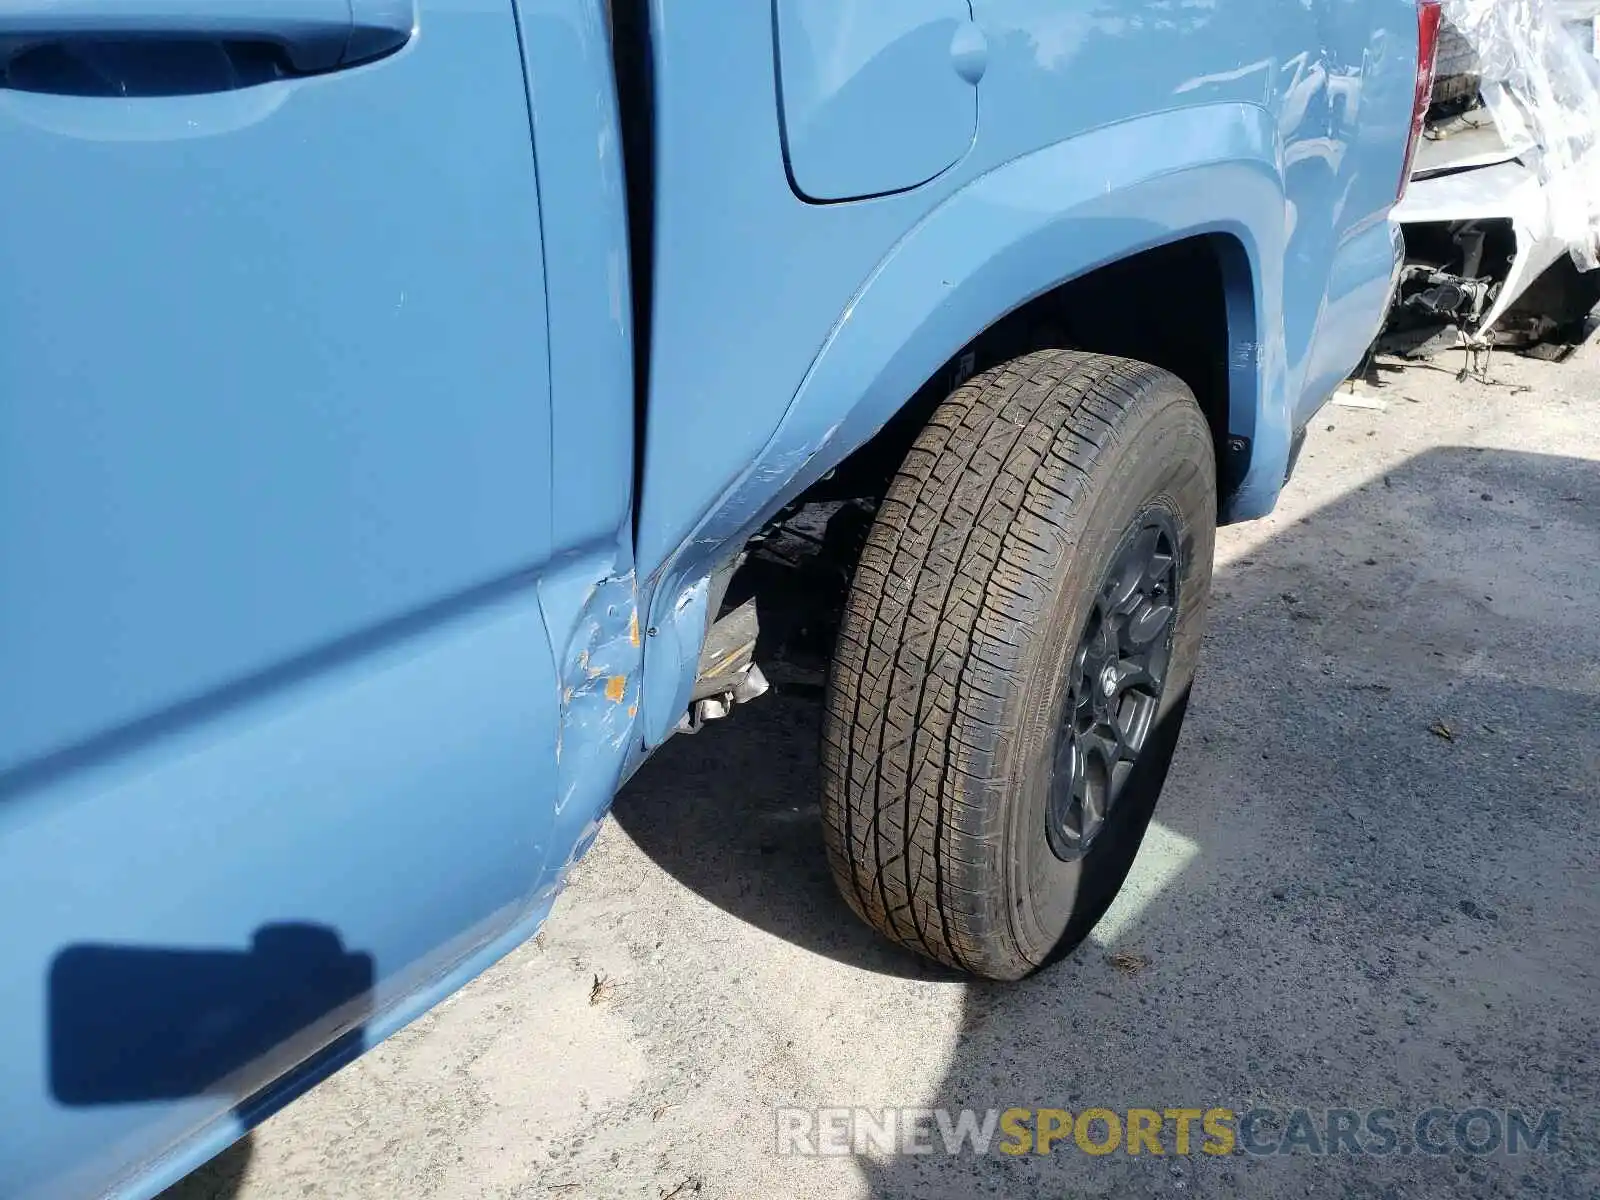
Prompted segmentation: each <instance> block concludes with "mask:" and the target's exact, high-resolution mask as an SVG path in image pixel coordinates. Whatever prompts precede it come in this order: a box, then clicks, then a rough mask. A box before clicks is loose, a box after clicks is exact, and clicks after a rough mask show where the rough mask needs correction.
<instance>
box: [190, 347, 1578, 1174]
mask: <svg viewBox="0 0 1600 1200" xmlns="http://www.w3.org/2000/svg"><path fill="white" fill-rule="evenodd" d="M1458 365H1459V362H1458V360H1457V359H1456V358H1455V357H1451V358H1449V359H1445V360H1440V362H1439V363H1438V364H1437V366H1436V367H1435V368H1427V367H1412V368H1409V369H1407V370H1405V371H1404V372H1403V373H1386V378H1387V380H1388V386H1387V387H1386V388H1384V389H1383V390H1382V392H1381V393H1379V394H1380V395H1381V397H1382V399H1383V400H1384V401H1385V403H1386V404H1387V408H1386V409H1385V410H1383V411H1374V410H1366V409H1354V408H1345V407H1329V408H1328V409H1326V410H1325V411H1324V413H1323V415H1322V416H1321V417H1320V418H1319V419H1318V420H1317V421H1316V422H1315V425H1314V432H1313V434H1312V437H1311V439H1310V441H1309V442H1308V444H1307V447H1306V450H1305V454H1304V456H1303V459H1302V462H1301V465H1300V469H1299V473H1298V474H1297V476H1296V478H1295V481H1294V483H1293V485H1292V486H1291V487H1290V488H1289V490H1288V492H1287V493H1286V494H1285V496H1284V499H1283V502H1282V505H1281V507H1280V509H1279V511H1278V512H1277V514H1276V515H1275V516H1274V517H1272V518H1271V519H1269V520H1265V521H1261V522H1258V523H1255V524H1251V525H1246V526H1241V527H1235V528H1232V529H1229V530H1226V531H1224V533H1223V536H1222V538H1221V541H1220V546H1219V553H1218V563H1217V590H1216V597H1215V604H1214V608H1213V612H1212V616H1211V627H1210V634H1209V637H1208V640H1207V645H1206V649H1205V655H1204V659H1203V661H1202V665H1201V673H1200V677H1199V681H1198V683H1197V685H1196V688H1195V693H1194V703H1193V706H1192V707H1191V709H1190V714H1189V719H1188V725H1187V727H1186V730H1185V732H1184V735H1183V740H1182V743H1181V746H1180V750H1179V755H1178V761H1177V764H1176V766H1175V767H1174V769H1173V772H1172V775H1171V778H1170V780H1169V782H1168V784H1167V788H1166V794H1165V796H1164V797H1163V799H1162V802H1161V806H1160V807H1159V808H1158V810H1157V814H1156V816H1157V822H1158V824H1157V826H1156V827H1154V828H1153V829H1152V832H1151V834H1150V836H1149V838H1148V839H1147V840H1146V843H1145V846H1144V849H1143V851H1142V853H1141V856H1140V859H1139V861H1138V863H1137V864H1136V866H1135V868H1134V875H1133V878H1132V879H1131V881H1130V883H1129V885H1128V887H1127V888H1126V890H1125V891H1124V893H1123V896H1122V897H1121V898H1120V899H1119V901H1118V903H1117V905H1116V907H1115V908H1114V909H1113V910H1112V912H1111V914H1110V915H1109V916H1108V917H1107V918H1106V920H1105V921H1104V922H1103V923H1102V925H1101V927H1100V928H1099V929H1098V930H1097V931H1096V934H1095V936H1094V939H1093V940H1092V942H1090V943H1087V944H1085V945H1084V946H1083V947H1082V948H1081V949H1080V950H1079V951H1078V952H1077V953H1076V954H1075V955H1074V956H1073V957H1072V958H1071V959H1069V960H1068V961H1066V962H1064V963H1062V964H1060V965H1059V966H1056V967H1054V968H1052V969H1050V970H1047V971H1045V972H1043V973H1042V974H1040V975H1038V976H1036V977H1035V978H1033V979H1030V980H1027V981H1025V982H1023V983H1021V984H1015V985H1009V986H991V985H984V984H975V983H970V982H966V981H963V980H961V979H959V978H955V977H953V976H951V975H949V974H947V973H945V972H942V971H940V970H937V969H935V968H932V967H929V966H926V965H924V964H923V963H921V962H920V961H918V960H916V959H914V958H912V957H909V956H908V955H906V954H903V953H901V952H899V951H897V950H896V949H894V948H892V947H890V946H889V945H887V944H885V943H883V942H881V941H880V940H879V939H878V938H877V937H876V936H875V935H873V934H872V933H871V932H870V931H868V930H867V929H866V928H864V927H862V926H861V925H859V924H858V923H857V922H856V921H855V919H854V918H853V917H852V916H851V915H850V913H849V912H848V911H847V910H846V908H845V906H844V905H843V903H842V902H841V901H839V900H838V899H837V898H836V897H835V895H834V891H833V885H832V883H831V881H830V879H829V877H828V872H827V867H826V864H825V862H824V860H823V854H822V847H821V842H820V837H819V833H818V817H817V804H816V800H815V791H814V788H815V784H814V775H815V770H816V742H817V722H818V707H819V693H820V689H819V687H818V686H817V682H816V679H815V677H813V676H808V675H807V674H806V673H805V672H804V671H794V670H790V671H788V672H786V673H784V674H782V675H781V676H780V682H779V683H778V685H777V687H776V688H775V692H774V694H772V695H770V696H768V697H766V698H763V699H762V700H760V701H759V702H757V703H755V704H752V705H750V706H749V707H748V708H746V709H744V710H742V711H740V712H738V713H737V714H736V715H735V717H734V719H732V720H729V721H727V722H724V723H723V724H722V725H720V726H713V727H711V728H709V729H708V730H707V731H706V732H705V733H704V734H702V735H701V736H699V737H696V738H679V739H677V740H675V741H674V742H673V743H672V744H670V745H668V746H667V747H666V748H665V749H664V750H663V751H662V752H661V754H660V755H659V756H658V757H657V758H656V759H655V760H653V761H652V762H651V763H649V764H647V765H646V767H645V769H644V770H643V771H642V772H641V773H640V774H639V775H638V777H637V778H636V779H635V780H634V781H633V782H632V784H631V785H630V786H629V787H628V788H627V789H626V791H625V792H624V794H623V795H622V796H621V797H620V798H619V799H618V801H617V804H616V810H615V815H614V819H613V820H612V821H610V822H609V823H608V825H607V827H606V829H605V832H604V833H603V835H602V836H601V838H600V840H599V843H598V844H597V846H596V847H595V849H594V850H593V852H592V853H591V854H590V856H589V857H588V859H587V860H586V861H585V862H584V863H583V864H582V866H581V867H580V869H579V870H578V871H577V872H576V874H575V875H574V878H573V880H572V884H571V887H570V889H569V890H568V892H567V893H566V895H565V897H564V898H563V899H562V900H561V902H560V903H559V904H558V906H557V908H556V911H555V915H554V916H553V918H552V919H551V921H550V922H549V924H548V926H547V927H546V929H545V931H544V933H543V934H542V935H541V936H540V937H539V939H538V940H537V941H536V942H535V943H533V944H530V945H527V946H525V947H523V948H522V949H521V950H519V951H518V952H516V953H514V954H513V955H511V956H510V957H509V958H507V959H506V960H505V961H504V962H502V963H501V964H500V965H499V966H498V967H496V968H494V969H493V970H491V971H490V972H488V973H487V974H486V975H484V976H483V977H482V978H481V979H479V980H478V981H477V982H476V983H474V984H473V985H472V986H471V987H469V988H467V989H466V990H465V991H463V992H462V993H461V994H459V995H458V996H456V997H455V998H454V999H453V1000H451V1001H450V1002H448V1003H447V1004H445V1005H443V1006H442V1007H441V1008H440V1009H438V1010H437V1011H435V1012H434V1013H432V1014H431V1015H429V1016H428V1017H426V1018H424V1019H423V1020H420V1021H418V1022H417V1023H416V1024H415V1025H413V1026H411V1027H410V1028H409V1029H407V1030H406V1031H404V1032H403V1033H401V1034H400V1035H398V1036H397V1037H395V1038H393V1039H391V1040H390V1041H389V1042H388V1043H386V1044H385V1045H383V1046H382V1047H380V1048H379V1049H378V1050H376V1051H374V1052H373V1053H370V1054H368V1055H367V1056H366V1057H365V1058H364V1059H362V1060H361V1061H359V1062H358V1063H356V1064H355V1065H354V1066H352V1067H350V1068H348V1069H346V1070H345V1071H343V1072H342V1073H341V1074H339V1075H338V1076H336V1077H335V1078H333V1079H331V1080H330V1081H328V1082H327V1083H325V1084H324V1085H322V1086H321V1087H320V1088H318V1089H317V1090H316V1091H314V1092H313V1093H311V1094H310V1095H308V1096H307V1097H305V1098H304V1099H302V1100H301V1101H299V1102H298V1103H296V1104H295V1105H293V1106H291V1107H290V1108H289V1109H287V1110H286V1111H284V1112H282V1113H281V1114H279V1115H278V1116H276V1117H274V1118H273V1119H272V1120H270V1121H269V1122H268V1123H267V1124H266V1125H264V1126H263V1127H262V1128H261V1129H260V1130H258V1131H257V1132H256V1134H255V1135H254V1137H253V1138H252V1139H251V1140H250V1142H249V1143H248V1144H246V1145H243V1146H241V1147H239V1148H237V1149H236V1150H235V1151H234V1152H232V1153H230V1154H229V1155H227V1156H225V1157H224V1158H223V1159H221V1160H220V1161H219V1162H218V1163H215V1164H213V1165H212V1166H211V1167H210V1168H208V1169H207V1170H205V1171H203V1172H201V1173H200V1174H199V1175H197V1176H195V1177H193V1178H191V1179H190V1180H189V1181H187V1182H186V1183H185V1184H183V1185H180V1187H179V1188H177V1189H174V1190H173V1192H172V1193H170V1194H169V1197H170V1200H179V1198H180V1197H182V1198H183V1200H191V1198H193V1197H200V1196H210V1195H234V1194H237V1195H239V1196H242V1197H282V1196H308V1197H350V1198H356V1197H371V1198H372V1200H395V1198H397V1197H406V1198H411V1197H439V1198H447V1197H479V1196H491V1197H530V1198H531V1197H543V1196H558V1197H559V1196H574V1197H588V1196H596V1197H607V1196H626V1197H648V1198H649V1200H662V1198H664V1197H676V1198H677V1200H689V1198H690V1197H705V1198H709V1197H775V1198H776V1197H802V1196H803V1197H808V1198H813V1197H825V1198H831V1197H865V1196H884V1197H891V1198H899V1197H913V1196H917V1197H920V1196H927V1197H965V1196H970V1195H973V1194H976V1193H985V1192H987V1193H994V1194H998V1195H1005V1196H1035V1195H1037V1196H1052V1197H1059V1196H1063V1195H1069V1194H1071V1195H1076V1194H1109V1195H1117V1196H1129V1195H1131V1196H1153V1195H1196V1196H1219V1197H1222V1196H1235V1195H1242V1196H1261V1197H1278V1196H1291V1195H1302V1194H1303V1195H1315V1196H1322V1195H1342V1196H1348V1197H1391V1196H1393V1197H1401V1196H1404V1197H1419V1196H1452V1195H1463V1194H1466V1195H1485V1196H1511V1195H1533V1196H1563V1197H1566V1196H1572V1197H1576V1196H1583V1197H1592V1196H1596V1195H1600V1118H1597V1113H1600V1096H1597V1091H1600V1021H1597V1019H1600V967H1597V951H1600V881H1597V868H1600V347H1597V346H1594V345H1591V346H1589V347H1586V348H1585V349H1583V350H1582V351H1580V352H1579V354H1578V355H1577V356H1576V357H1575V358H1574V359H1573V360H1571V361H1569V362H1567V363H1564V364H1560V365H1556V364H1551V363H1546V362H1537V361H1531V360H1524V359H1517V358H1513V357H1511V356H1509V355H1505V356H1496V358H1495V360H1494V362H1493V364H1492V367H1491V371H1492V375H1493V378H1494V380H1495V382H1494V383H1493V384H1491V385H1485V384H1483V383H1481V382H1477V381H1475V380H1470V379H1469V380H1465V381H1458V380H1457V379H1456V378H1455V376H1454V373H1453V372H1454V370H1455V368H1456V367H1457V366H1458ZM1480 1104H1481V1105H1484V1106H1487V1107H1490V1108H1493V1109H1502V1110H1503V1109H1505V1108H1507V1107H1516V1108H1520V1109H1522V1110H1524V1111H1526V1112H1528V1113H1530V1114H1535V1115H1536V1114H1537V1113H1538V1112H1539V1111H1540V1110H1543V1109H1547V1108H1553V1109H1559V1110H1561V1111H1562V1114H1563V1115H1562V1117H1561V1124H1560V1137H1559V1139H1558V1141H1557V1142H1556V1143H1555V1144H1554V1146H1553V1148H1547V1149H1545V1150H1543V1151H1540V1152H1537V1153H1530V1154H1524V1155H1522V1156H1520V1157H1516V1158H1513V1157H1509V1156H1506V1155H1504V1154H1496V1155H1491V1156H1488V1157H1471V1156H1467V1155H1463V1154H1447V1155H1443V1156H1438V1157H1435V1156H1431V1155H1421V1154H1415V1153H1412V1154H1394V1155H1391V1156H1388V1157H1376V1156H1363V1157H1352V1156H1351V1155H1349V1154H1341V1155H1339V1156H1336V1157H1325V1158H1317V1157H1313V1156H1310V1155H1308V1154H1306V1153H1304V1152H1297V1153H1295V1154H1293V1155H1291V1156H1287V1157H1277V1158H1272V1157H1255V1156H1250V1155H1242V1154H1235V1155H1232V1156H1226V1157H1219V1158H1211V1157H1206V1156H1204V1155H1196V1156H1193V1157H1187V1158H1180V1157H1176V1156H1170V1155H1169V1156H1166V1157H1162V1158H1153V1157H1151V1156H1150V1155H1149V1154H1144V1155H1141V1156H1139V1157H1131V1156H1129V1155H1128V1154H1126V1153H1125V1152H1122V1151H1119V1152H1117V1153H1113V1154H1110V1155H1106V1156H1104V1157H1093V1156H1089V1155H1086V1154H1084V1153H1082V1152H1081V1151H1079V1150H1078V1149H1076V1148H1075V1147H1074V1146H1073V1142H1072V1139H1071V1138H1070V1137H1069V1138H1068V1139H1067V1140H1066V1141H1064V1142H1063V1143H1061V1144H1060V1145H1059V1146H1058V1147H1057V1148H1056V1151H1055V1153H1053V1154H1051V1155H1050V1156H1048V1157H1040V1156H1037V1155H1029V1156H1025V1157H1021V1158H1014V1157H1008V1156H1006V1155H1003V1154H998V1153H990V1154H987V1155H981V1156H974V1155H971V1154H964V1155H961V1156H958V1157H950V1156H947V1155H944V1154H938V1155H934V1156H921V1155H896V1154H884V1153H870V1152H869V1153H862V1154H859V1155H855V1154H851V1155H846V1156H843V1157H818V1158H802V1157H780V1156H779V1155H778V1154H777V1153H776V1150H775V1145H776V1137H775V1117H774V1110H775V1108H776V1107H777V1106H783V1105H800V1106H807V1107H813V1106H825V1105H859V1106H871V1107H878V1106H922V1105H926V1106H933V1107H948V1108H952V1109H958V1108H961V1107H973V1108H977V1109H988V1108H999V1109H1005V1108H1008V1107H1013V1106H1019V1107H1035V1106H1052V1107H1061V1108H1066V1109H1070V1110H1072V1111H1074V1112H1077V1111H1080V1110H1082V1109H1084V1108H1088V1107H1094V1106H1098V1107H1104V1108H1108V1109H1112V1110H1119V1111H1124V1112H1125V1111H1126V1109H1127V1108H1128V1107H1130V1106H1149V1107H1152V1108H1157V1109H1163V1108H1169V1107H1194V1108H1200V1109H1205V1108H1212V1107H1218V1106H1225V1107H1231V1108H1234V1109H1237V1110H1244V1109H1248V1108H1251V1107H1252V1106H1261V1105H1264V1106H1269V1107H1272V1108H1274V1109H1277V1110H1279V1111H1280V1112H1285V1111H1287V1110H1291V1109H1294V1108H1297V1107H1305V1108H1309V1109H1313V1110H1322V1109H1326V1108H1331V1107H1348V1108H1353V1109H1357V1110H1366V1109H1370V1108H1374V1107H1389V1108H1393V1109H1395V1110H1397V1111H1398V1112H1399V1113H1400V1114H1401V1118H1400V1123H1401V1126H1402V1129H1409V1125H1408V1124H1407V1123H1406V1114H1416V1113H1420V1112H1422V1111H1423V1110H1425V1109H1427V1108H1429V1107H1432V1106H1435V1105H1438V1106H1443V1107H1447V1108H1452V1109H1465V1108H1469V1107H1472V1106H1473V1105H1480ZM1265 1128H1267V1129H1268V1130H1269V1132H1270V1131H1271V1129H1272V1128H1273V1127H1272V1126H1270V1125H1269V1126H1266V1127H1265ZM1281 1131H1282V1130H1281V1127H1279V1128H1278V1132H1281ZM1271 1136H1272V1137H1274V1138H1275V1136H1276V1135H1275V1134H1272V1135H1271ZM1197 1137H1198V1134H1197ZM1406 1140H1409V1139H1406ZM935 1141H936V1142H937V1137H936V1138H935ZM1167 1141H1168V1145H1169V1147H1170V1145H1171V1134H1170V1133H1169V1134H1168V1138H1167Z"/></svg>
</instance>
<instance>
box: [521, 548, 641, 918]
mask: <svg viewBox="0 0 1600 1200" xmlns="http://www.w3.org/2000/svg"><path fill="white" fill-rule="evenodd" d="M539 606H540V609H541V611H542V613H543V615H544V619H545V625H546V629H547V630H549V631H551V637H550V640H551V644H552V646H558V645H559V649H557V650H556V663H557V667H558V672H559V675H558V680H559V682H558V686H559V688H560V698H559V702H560V708H559V714H560V715H559V723H558V726H557V733H556V745H555V758H556V762H555V767H556V776H557V778H556V795H555V805H554V808H555V812H554V820H555V829H554V833H553V836H552V838H551V845H552V846H558V847H572V850H571V853H570V854H566V855H565V856H564V858H563V859H562V860H561V861H559V862H550V861H547V862H546V863H545V864H544V870H543V872H542V874H541V876H540V879H539V883H538V887H537V890H536V896H537V898H538V899H540V900H541V902H542V901H543V899H545V898H553V897H554V895H555V894H556V893H557V892H558V891H559V890H560V888H561V886H562V884H563V882H564V881H565V879H566V876H567V873H568V871H570V870H571V868H572V865H573V864H574V863H576V862H577V861H578V859H579V858H581V857H582V856H583V854H584V852H585V851H586V850H587V849H588V848H589V845H590V843H592V842H593V841H594V837H595V834H596V833H597V832H598V831H599V828H600V821H601V819H602V818H603V817H604V815H605V813H606V812H607V811H608V810H609V808H610V806H611V800H612V797H613V796H614V795H615V794H616V791H617V789H618V788H619V787H620V786H621V784H622V779H623V772H624V767H625V765H626V764H627V763H628V760H629V757H630V751H631V750H632V749H633V746H634V743H635V742H636V740H637V739H636V738H635V737H634V730H635V728H636V726H637V724H638V718H639V695H640V675H641V667H642V663H643V660H644V647H643V642H644V637H643V635H642V632H641V630H640V626H639V597H638V586H637V580H636V579H635V576H634V572H633V568H632V565H631V554H629V553H628V552H627V550H626V549H622V550H619V549H616V548H613V549H611V550H608V551H606V552H604V553H600V554H593V555H588V556H585V557H583V558H581V559H578V560H575V561H573V562H570V563H568V564H567V565H566V567H565V569H563V570H562V571H561V572H559V573H557V574H555V575H552V576H550V577H547V578H546V579H543V580H541V581H540V583H539ZM556 630H571V634H570V636H568V637H567V638H566V639H565V644H564V645H560V643H559V641H558V637H557V635H556V634H555V633H554V631H556Z"/></svg>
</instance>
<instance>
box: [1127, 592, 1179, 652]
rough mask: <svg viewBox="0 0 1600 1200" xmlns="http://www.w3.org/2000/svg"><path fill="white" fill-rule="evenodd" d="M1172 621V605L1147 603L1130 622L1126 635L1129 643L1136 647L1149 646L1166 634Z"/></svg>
mask: <svg viewBox="0 0 1600 1200" xmlns="http://www.w3.org/2000/svg"><path fill="white" fill-rule="evenodd" d="M1171 620H1172V605H1170V604H1158V603H1156V602H1155V601H1153V600H1151V601H1146V602H1145V604H1144V606H1143V607H1142V608H1140V609H1139V610H1138V611H1137V612H1135V613H1134V614H1133V617H1132V619H1130V620H1129V621H1128V624H1127V626H1126V628H1125V630H1124V633H1125V635H1126V637H1127V639H1128V641H1130V642H1132V643H1133V644H1134V645H1135V646H1144V645H1148V644H1149V643H1150V642H1153V641H1155V639H1156V638H1157V637H1159V636H1160V635H1161V634H1163V633H1165V632H1166V628H1167V624H1168V622H1170V621H1171Z"/></svg>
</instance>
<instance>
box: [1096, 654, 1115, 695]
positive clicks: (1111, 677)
mask: <svg viewBox="0 0 1600 1200" xmlns="http://www.w3.org/2000/svg"><path fill="white" fill-rule="evenodd" d="M1100 691H1101V692H1102V693H1104V694H1105V697H1106V699H1108V700H1109V699H1110V698H1111V697H1112V696H1115V695H1116V694H1117V669H1116V667H1114V666H1112V665H1111V664H1110V663H1107V664H1106V665H1105V666H1104V667H1103V668H1101V671H1100Z"/></svg>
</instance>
